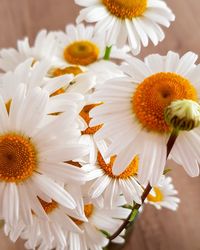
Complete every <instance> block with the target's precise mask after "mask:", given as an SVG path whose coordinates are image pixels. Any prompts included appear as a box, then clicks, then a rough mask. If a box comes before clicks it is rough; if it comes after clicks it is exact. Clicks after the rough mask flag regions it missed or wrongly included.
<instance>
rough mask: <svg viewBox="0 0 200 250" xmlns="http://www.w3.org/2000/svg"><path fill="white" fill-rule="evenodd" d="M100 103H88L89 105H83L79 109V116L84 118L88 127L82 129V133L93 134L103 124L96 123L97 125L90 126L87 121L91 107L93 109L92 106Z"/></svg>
mask: <svg viewBox="0 0 200 250" xmlns="http://www.w3.org/2000/svg"><path fill="white" fill-rule="evenodd" d="M100 104H101V103H99V104H89V105H86V106H85V107H83V109H82V110H81V112H80V116H81V117H82V118H83V119H84V121H85V122H86V123H87V125H88V128H86V129H85V130H84V131H82V134H84V135H85V134H87V135H93V134H95V133H96V132H97V131H98V130H99V129H100V128H101V127H102V126H103V125H102V124H101V125H97V126H94V127H90V126H89V123H90V121H91V118H90V115H89V112H90V110H91V109H93V108H94V107H96V106H98V105H100Z"/></svg>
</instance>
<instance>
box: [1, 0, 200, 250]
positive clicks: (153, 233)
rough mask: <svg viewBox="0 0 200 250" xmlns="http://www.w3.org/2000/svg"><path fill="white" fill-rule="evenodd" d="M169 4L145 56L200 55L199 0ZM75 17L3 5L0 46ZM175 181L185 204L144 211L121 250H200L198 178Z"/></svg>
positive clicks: (23, 2)
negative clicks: (164, 23) (161, 31)
mask: <svg viewBox="0 0 200 250" xmlns="http://www.w3.org/2000/svg"><path fill="white" fill-rule="evenodd" d="M167 2H168V4H169V6H170V7H171V8H172V9H173V11H174V12H175V14H176V21H175V22H174V23H173V24H172V26H171V28H170V29H168V30H165V31H166V39H165V40H164V42H162V43H161V44H159V46H157V47H153V46H149V47H148V48H146V49H143V51H142V54H141V57H143V56H145V55H147V54H149V53H161V54H166V53H167V51H168V50H174V51H177V52H179V53H185V52H186V51H188V50H192V51H194V52H196V53H197V54H199V55H200V0H168V1H167ZM77 13H78V7H77V6H75V4H74V1H73V0H57V1H55V0H40V1H39V0H0V34H1V35H0V47H11V46H15V44H16V40H17V39H19V38H23V37H24V36H26V35H27V36H29V37H30V38H31V40H33V38H34V37H35V35H36V33H37V31H38V30H39V29H41V28H47V29H48V30H53V29H63V28H64V27H65V24H66V23H69V22H74V20H75V16H76V15H77ZM199 62H200V61H199ZM172 176H173V177H174V182H175V186H176V188H177V189H178V191H179V193H180V197H181V199H182V201H181V205H180V207H179V210H178V212H177V213H174V212H171V211H168V210H162V211H157V210H156V209H154V208H153V207H151V206H146V207H145V209H144V212H143V214H142V216H141V217H140V219H139V220H138V221H137V223H136V227H135V230H134V232H133V235H132V237H131V238H130V240H129V242H127V246H126V247H125V248H124V249H123V250H132V249H133V250H200V194H199V191H200V178H199V177H198V178H194V179H193V178H189V177H188V176H187V175H186V173H185V172H184V171H183V169H182V168H181V167H174V170H173V173H172ZM0 240H1V241H0V242H1V243H0V250H11V249H15V250H23V249H24V247H23V244H22V242H20V241H18V242H17V243H16V244H12V243H10V242H9V240H7V239H5V237H4V236H3V233H2V232H0Z"/></svg>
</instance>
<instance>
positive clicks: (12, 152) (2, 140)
mask: <svg viewBox="0 0 200 250" xmlns="http://www.w3.org/2000/svg"><path fill="white" fill-rule="evenodd" d="M36 168H37V153H36V149H35V147H34V145H33V144H32V143H31V142H30V139H29V138H26V137H24V136H22V135H17V134H5V135H1V136H0V181H5V182H15V183H19V182H22V181H25V180H26V179H28V178H29V177H30V176H32V174H33V172H34V171H35V170H36Z"/></svg>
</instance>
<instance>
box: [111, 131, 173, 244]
mask: <svg viewBox="0 0 200 250" xmlns="http://www.w3.org/2000/svg"><path fill="white" fill-rule="evenodd" d="M177 137H178V132H177V131H176V130H173V131H172V133H171V135H170V137H169V140H168V142H167V157H166V159H167V158H168V156H169V154H170V152H171V150H172V148H173V146H174V143H175V141H176V139H177ZM151 189H152V186H151V185H150V184H148V185H147V187H146V188H145V190H144V192H143V194H142V197H141V200H142V203H141V204H138V203H136V204H135V205H134V206H133V208H132V210H131V213H130V214H129V216H128V217H127V218H126V220H125V221H124V222H123V223H122V225H121V226H120V227H119V228H118V230H117V231H116V232H115V233H114V234H113V235H111V236H110V237H109V240H110V241H111V240H114V239H115V238H116V237H117V236H118V235H119V234H120V233H121V232H122V231H123V230H124V229H125V228H126V227H127V226H128V225H129V224H130V223H131V222H132V221H133V220H134V218H135V216H136V215H137V213H138V210H139V208H140V207H141V206H142V204H143V203H144V201H145V199H146V198H147V196H148V194H149V193H150V192H151Z"/></svg>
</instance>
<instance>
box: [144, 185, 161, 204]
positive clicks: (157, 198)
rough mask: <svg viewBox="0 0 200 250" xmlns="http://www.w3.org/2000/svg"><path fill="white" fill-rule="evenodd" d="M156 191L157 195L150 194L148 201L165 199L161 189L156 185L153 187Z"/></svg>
mask: <svg viewBox="0 0 200 250" xmlns="http://www.w3.org/2000/svg"><path fill="white" fill-rule="evenodd" d="M153 190H154V192H155V196H154V195H152V194H148V196H147V200H148V201H152V202H160V201H163V199H164V196H163V194H162V192H161V190H160V189H159V188H157V187H154V188H153Z"/></svg>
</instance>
